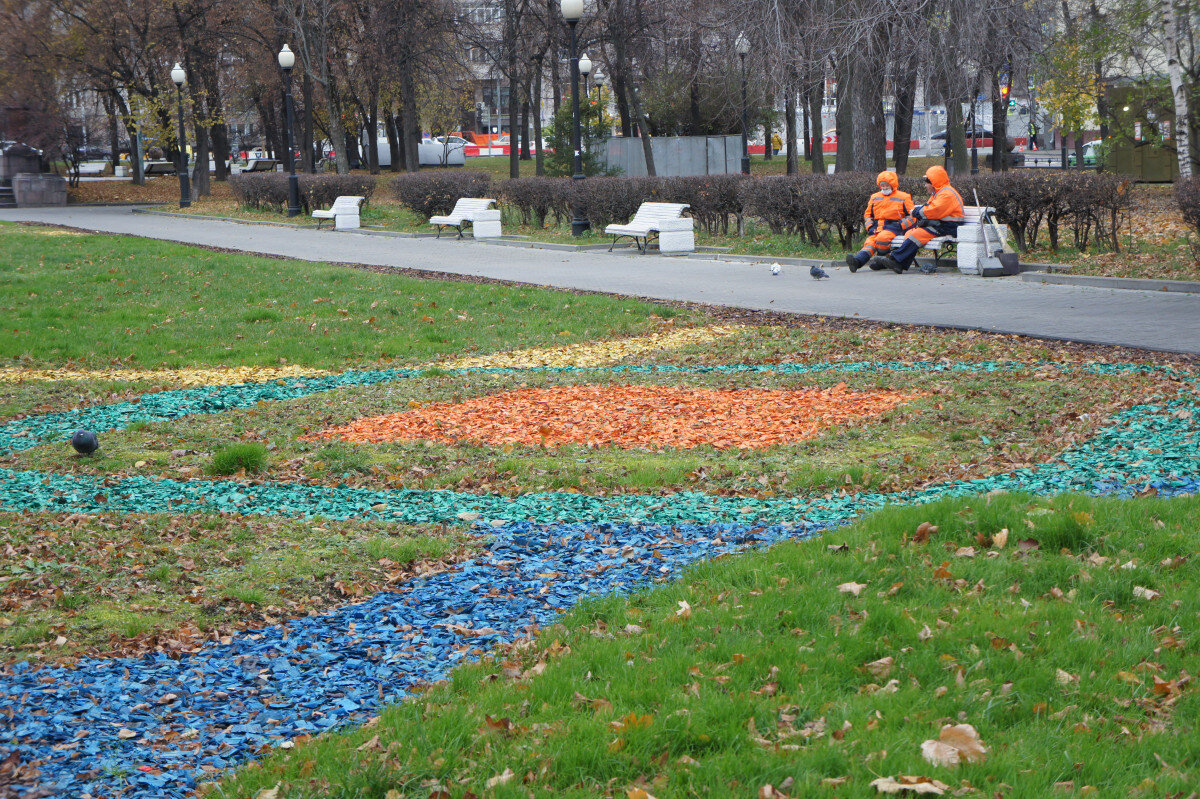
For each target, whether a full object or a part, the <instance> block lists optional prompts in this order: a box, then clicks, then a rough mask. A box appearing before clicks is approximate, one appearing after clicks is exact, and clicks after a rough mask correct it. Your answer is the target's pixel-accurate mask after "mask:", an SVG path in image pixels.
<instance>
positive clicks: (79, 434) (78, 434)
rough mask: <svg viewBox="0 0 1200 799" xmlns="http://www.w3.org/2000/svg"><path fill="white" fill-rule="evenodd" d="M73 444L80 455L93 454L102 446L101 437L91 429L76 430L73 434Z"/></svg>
mask: <svg viewBox="0 0 1200 799" xmlns="http://www.w3.org/2000/svg"><path fill="white" fill-rule="evenodd" d="M71 446H72V447H74V448H75V451H76V452H78V453H79V454H80V455H91V454H92V453H93V452H95V451H96V450H97V449H99V448H100V439H98V438H96V434H95V433H93V432H92V431H91V430H76V431H75V433H74V435H72V436H71Z"/></svg>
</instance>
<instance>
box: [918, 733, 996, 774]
mask: <svg viewBox="0 0 1200 799" xmlns="http://www.w3.org/2000/svg"><path fill="white" fill-rule="evenodd" d="M987 753H988V750H987V747H986V746H984V745H983V741H981V740H979V733H978V732H976V731H975V728H974V727H972V726H971V725H970V724H954V725H950V724H946V725H944V726H943V727H942V731H941V734H939V735H938V737H937V740H928V741H924V742H922V744H921V757H923V758H925V759H926V760H927V761H929V762H930V763H932V764H933V765H935V766H957V765H958V764H959V763H963V762H966V763H980V762H982V761H983V760H984V759H985V758H986V757H987Z"/></svg>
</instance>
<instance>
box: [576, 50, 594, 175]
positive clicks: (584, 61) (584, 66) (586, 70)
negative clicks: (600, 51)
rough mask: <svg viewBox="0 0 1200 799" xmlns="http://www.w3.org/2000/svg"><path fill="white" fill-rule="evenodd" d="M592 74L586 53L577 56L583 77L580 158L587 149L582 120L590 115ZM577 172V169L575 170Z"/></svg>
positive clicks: (585, 124)
mask: <svg viewBox="0 0 1200 799" xmlns="http://www.w3.org/2000/svg"><path fill="white" fill-rule="evenodd" d="M591 74H592V59H590V58H588V56H587V53H584V54H582V55H580V56H579V75H580V76H581V77H582V78H583V102H584V103H585V105H584V107H583V109H582V110H581V111H580V112H579V152H580V156H579V157H580V159H582V158H583V152H584V151H585V150H586V149H587V143H588V138H589V137H586V136H584V131H585V130H587V125H588V123H587V122H585V121H584V116H588V117H590V116H591V113H590V111H589V106H590V105H591V102H592V90H591V88H590V87H589V86H588V76H589V75H591ZM575 171H576V172H578V171H579V170H575Z"/></svg>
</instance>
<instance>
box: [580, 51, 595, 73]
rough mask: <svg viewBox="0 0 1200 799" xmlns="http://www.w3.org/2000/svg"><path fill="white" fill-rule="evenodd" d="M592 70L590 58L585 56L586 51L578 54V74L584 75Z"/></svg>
mask: <svg viewBox="0 0 1200 799" xmlns="http://www.w3.org/2000/svg"><path fill="white" fill-rule="evenodd" d="M591 71H592V59H590V58H588V57H587V53H584V54H583V55H581V56H579V74H580V75H586V74H588V73H589V72H591Z"/></svg>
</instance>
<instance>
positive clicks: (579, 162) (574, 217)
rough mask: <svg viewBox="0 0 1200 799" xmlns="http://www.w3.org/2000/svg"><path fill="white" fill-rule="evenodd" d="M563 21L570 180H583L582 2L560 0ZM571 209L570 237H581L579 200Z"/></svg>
mask: <svg viewBox="0 0 1200 799" xmlns="http://www.w3.org/2000/svg"><path fill="white" fill-rule="evenodd" d="M559 7H560V8H561V9H562V15H563V19H565V20H566V21H567V25H568V26H569V27H570V28H571V51H570V52H571V147H572V148H573V149H574V150H575V174H574V175H572V176H571V177H572V179H573V180H576V181H579V180H583V155H582V153H581V152H580V150H579V58H578V57H577V56H576V55H575V26H576V25H578V24H579V20H580V19H581V18H582V17H583V0H560V6H559ZM572 205H573V207H572V208H571V235H572V236H582V235H583V233H584V231H585V230H587V229H588V227H589V226H588V221H587V219H585V218H584V216H583V209H582V208H581V207H580V205H579V200H578V199H576V200H575V201H574V202H573V204H572Z"/></svg>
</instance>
